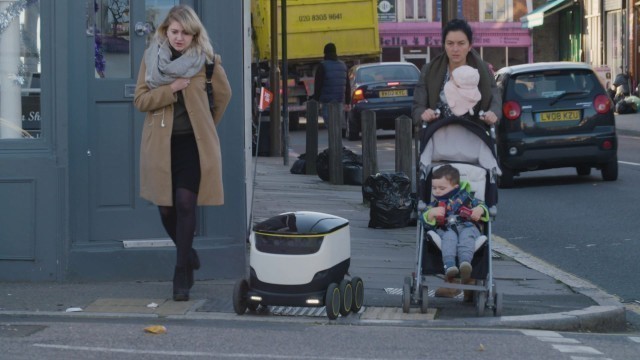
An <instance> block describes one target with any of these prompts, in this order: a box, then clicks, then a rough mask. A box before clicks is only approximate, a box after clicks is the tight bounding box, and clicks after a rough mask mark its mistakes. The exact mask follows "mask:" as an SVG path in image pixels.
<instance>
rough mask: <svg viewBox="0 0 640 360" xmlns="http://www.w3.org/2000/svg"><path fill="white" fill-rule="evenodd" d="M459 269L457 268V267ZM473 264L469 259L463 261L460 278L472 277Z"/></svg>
mask: <svg viewBox="0 0 640 360" xmlns="http://www.w3.org/2000/svg"><path fill="white" fill-rule="evenodd" d="M456 270H457V269H456ZM471 270H472V267H471V264H470V263H469V262H467V261H463V262H462V263H460V279H461V280H462V281H467V280H469V278H470V277H471Z"/></svg>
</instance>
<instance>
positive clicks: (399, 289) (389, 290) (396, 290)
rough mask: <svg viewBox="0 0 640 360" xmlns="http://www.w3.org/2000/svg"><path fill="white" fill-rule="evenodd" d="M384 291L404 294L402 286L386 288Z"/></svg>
mask: <svg viewBox="0 0 640 360" xmlns="http://www.w3.org/2000/svg"><path fill="white" fill-rule="evenodd" d="M384 291H385V292H386V293H387V295H402V289H401V288H384Z"/></svg>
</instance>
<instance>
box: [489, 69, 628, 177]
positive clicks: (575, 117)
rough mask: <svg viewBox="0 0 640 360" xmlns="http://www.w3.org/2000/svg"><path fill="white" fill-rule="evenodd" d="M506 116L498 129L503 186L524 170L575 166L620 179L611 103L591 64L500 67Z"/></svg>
mask: <svg viewBox="0 0 640 360" xmlns="http://www.w3.org/2000/svg"><path fill="white" fill-rule="evenodd" d="M496 82H497V83H498V86H499V87H500V89H501V91H502V99H503V101H502V104H503V106H502V117H501V119H500V123H499V125H498V127H497V144H498V158H499V162H500V169H501V170H502V176H501V177H500V178H499V182H498V184H499V186H500V187H503V188H506V187H511V186H513V183H514V180H513V178H514V176H516V175H519V174H520V173H521V172H523V171H532V170H542V169H550V168H561V167H575V168H576V170H577V173H578V175H581V176H587V175H590V174H591V169H592V168H596V169H599V170H600V171H601V173H602V178H603V179H604V180H605V181H613V180H616V179H617V178H618V158H617V149H618V141H617V137H616V128H615V117H614V113H613V104H612V102H611V99H610V98H609V96H608V95H607V91H606V90H605V89H604V87H603V86H602V84H601V83H600V81H599V80H598V77H597V75H596V74H595V73H594V71H593V69H592V68H591V66H590V65H588V64H584V63H573V62H546V63H533V64H522V65H515V66H510V67H505V68H502V69H500V70H499V71H498V72H497V73H496Z"/></svg>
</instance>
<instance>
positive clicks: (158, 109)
mask: <svg viewBox="0 0 640 360" xmlns="http://www.w3.org/2000/svg"><path fill="white" fill-rule="evenodd" d="M215 64H216V65H215V68H214V72H213V76H212V83H213V89H214V90H213V93H214V112H213V116H212V114H211V111H210V109H209V99H208V98H207V92H206V85H205V80H206V79H205V78H206V74H205V67H204V66H203V67H202V70H201V71H200V72H198V73H197V74H196V75H195V76H194V77H192V78H191V81H190V84H189V86H187V87H186V88H184V89H183V90H182V92H183V95H184V102H185V107H186V109H187V112H188V113H189V118H190V119H191V125H192V127H193V132H194V135H195V138H196V143H197V144H198V153H199V155H200V172H201V177H200V189H199V191H198V205H222V204H223V203H224V192H223V186H222V156H221V150H220V139H219V138H218V132H217V130H216V126H217V125H218V123H219V122H220V120H221V119H222V115H223V114H224V111H225V109H226V108H227V105H228V104H229V100H230V99H231V87H230V85H229V81H228V79H227V75H226V73H225V71H224V68H223V67H222V61H221V58H220V56H219V55H215ZM145 72H146V66H145V63H144V59H143V61H142V65H141V66H140V72H139V74H138V81H137V84H136V92H135V98H134V105H135V107H136V108H137V109H138V110H140V111H142V112H146V113H147V115H146V117H145V120H144V128H143V130H142V141H141V144H140V196H141V197H142V198H144V199H147V200H149V201H151V202H153V203H154V204H156V205H160V206H172V205H173V197H172V184H171V132H172V129H173V105H174V104H175V103H176V102H177V101H178V95H177V93H174V92H172V91H171V87H170V86H169V85H162V86H159V87H157V88H155V89H151V88H149V86H148V85H147V83H146V82H145Z"/></svg>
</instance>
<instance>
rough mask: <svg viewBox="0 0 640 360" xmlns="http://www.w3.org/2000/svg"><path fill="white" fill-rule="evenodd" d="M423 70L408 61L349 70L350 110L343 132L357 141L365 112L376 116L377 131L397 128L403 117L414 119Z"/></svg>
mask: <svg viewBox="0 0 640 360" xmlns="http://www.w3.org/2000/svg"><path fill="white" fill-rule="evenodd" d="M419 77H420V70H418V68H417V67H416V66H415V65H413V64H412V63H409V62H384V63H370V64H360V65H355V66H353V67H352V68H351V69H349V83H350V85H351V111H349V113H348V114H347V116H346V124H344V127H343V129H344V131H343V133H344V134H345V136H346V137H347V138H348V139H349V140H357V139H358V138H359V136H360V131H361V114H362V111H364V110H372V111H375V113H376V127H377V129H385V130H393V129H395V119H396V118H397V117H399V116H400V115H406V116H408V117H411V105H412V103H413V89H414V88H415V86H416V83H417V82H418V78H419Z"/></svg>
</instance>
